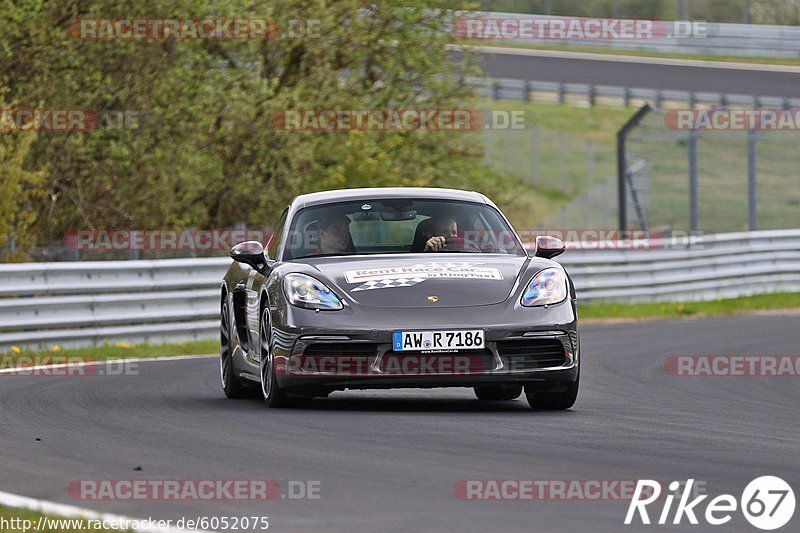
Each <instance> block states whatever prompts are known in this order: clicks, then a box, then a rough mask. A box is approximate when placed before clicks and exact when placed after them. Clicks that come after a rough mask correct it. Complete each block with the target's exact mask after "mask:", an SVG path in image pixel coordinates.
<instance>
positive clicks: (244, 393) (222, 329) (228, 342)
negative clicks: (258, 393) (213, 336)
mask: <svg viewBox="0 0 800 533" xmlns="http://www.w3.org/2000/svg"><path fill="white" fill-rule="evenodd" d="M233 335H234V330H233V322H232V320H231V312H230V307H229V304H228V297H227V295H226V296H225V299H224V300H223V302H222V308H221V309H220V325H219V377H220V379H221V380H222V390H223V391H224V392H225V396H227V397H228V398H231V399H234V400H238V399H241V398H250V397H252V389H251V388H248V387H246V386H245V385H244V384H243V383H242V381H241V380H240V379H239V378H237V377H236V375H235V374H236V372H235V371H234V367H233Z"/></svg>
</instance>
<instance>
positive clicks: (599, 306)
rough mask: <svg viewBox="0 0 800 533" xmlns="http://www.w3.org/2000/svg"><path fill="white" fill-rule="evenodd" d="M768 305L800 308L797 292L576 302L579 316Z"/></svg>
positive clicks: (695, 314) (669, 314)
mask: <svg viewBox="0 0 800 533" xmlns="http://www.w3.org/2000/svg"><path fill="white" fill-rule="evenodd" d="M770 309H800V293H775V294H761V295H758V296H743V297H741V298H725V299H718V300H712V301H709V302H683V303H674V302H664V303H640V304H624V303H620V304H617V303H602V302H599V303H590V304H585V305H579V306H578V315H579V316H580V318H581V319H625V318H636V319H654V318H666V319H669V318H706V317H714V316H730V315H739V314H747V313H750V312H753V311H768V310H770Z"/></svg>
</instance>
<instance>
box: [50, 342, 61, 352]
mask: <svg viewBox="0 0 800 533" xmlns="http://www.w3.org/2000/svg"><path fill="white" fill-rule="evenodd" d="M60 349H61V346H59V345H58V344H54V345H53V347H52V348H50V351H51V352H57V351H59V350H60Z"/></svg>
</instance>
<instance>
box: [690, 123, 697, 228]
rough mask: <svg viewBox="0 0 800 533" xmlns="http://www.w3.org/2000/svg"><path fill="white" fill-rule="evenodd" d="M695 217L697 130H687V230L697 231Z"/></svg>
mask: <svg viewBox="0 0 800 533" xmlns="http://www.w3.org/2000/svg"><path fill="white" fill-rule="evenodd" d="M698 225H699V224H698V217H697V130H696V129H692V130H689V231H690V232H691V233H696V232H697V231H698Z"/></svg>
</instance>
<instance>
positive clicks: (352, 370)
mask: <svg viewBox="0 0 800 533" xmlns="http://www.w3.org/2000/svg"><path fill="white" fill-rule="evenodd" d="M431 329H436V328H431ZM458 329H473V327H471V326H461V327H460V328H458ZM474 329H484V331H485V335H486V340H485V349H484V350H461V351H455V352H410V353H406V352H393V351H392V343H391V341H392V333H393V331H394V330H370V331H369V332H368V333H366V334H358V333H355V334H354V333H353V332H344V331H342V332H329V333H320V332H314V333H313V334H299V335H297V336H296V337H295V339H294V342H293V343H292V345H291V348H289V347H288V346H286V345H284V346H286V348H288V349H286V350H283V351H281V350H280V349H277V350H276V351H275V352H274V353H275V365H276V374H277V377H278V382H279V384H280V386H281V387H282V388H285V389H288V390H292V389H295V390H299V389H315V391H316V393H326V392H330V391H333V390H344V389H372V388H403V387H472V386H477V385H489V384H523V385H526V386H528V387H529V388H539V389H541V390H559V389H560V388H563V387H566V386H567V385H568V384H569V383H572V382H574V381H575V380H576V379H577V376H578V365H579V341H578V333H577V329H576V327H575V323H572V324H568V325H566V326H565V327H560V328H553V329H535V328H532V329H530V330H526V329H524V328H522V329H521V328H519V327H518V328H513V329H510V328H509V329H498V328H487V327H481V326H474ZM284 335H285V334H284ZM282 336H283V335H282Z"/></svg>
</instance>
